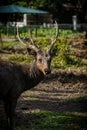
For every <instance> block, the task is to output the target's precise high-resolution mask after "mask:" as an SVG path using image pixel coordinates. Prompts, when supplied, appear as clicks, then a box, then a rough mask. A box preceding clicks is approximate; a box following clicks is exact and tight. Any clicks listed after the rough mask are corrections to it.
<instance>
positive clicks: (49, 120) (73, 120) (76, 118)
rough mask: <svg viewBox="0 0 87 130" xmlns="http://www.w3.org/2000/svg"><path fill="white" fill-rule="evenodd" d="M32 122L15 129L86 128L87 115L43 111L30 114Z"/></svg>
mask: <svg viewBox="0 0 87 130" xmlns="http://www.w3.org/2000/svg"><path fill="white" fill-rule="evenodd" d="M29 117H31V124H28V125H21V126H18V127H16V128H15V130H86V129H87V122H86V121H87V116H86V115H81V114H70V113H59V112H50V111H41V112H37V113H31V114H29Z"/></svg>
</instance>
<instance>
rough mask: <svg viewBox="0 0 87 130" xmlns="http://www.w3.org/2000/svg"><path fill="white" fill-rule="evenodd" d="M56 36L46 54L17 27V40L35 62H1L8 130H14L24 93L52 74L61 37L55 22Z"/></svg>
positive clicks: (0, 90) (0, 92)
mask: <svg viewBox="0 0 87 130" xmlns="http://www.w3.org/2000/svg"><path fill="white" fill-rule="evenodd" d="M55 26H56V27H55V30H56V35H55V37H54V38H53V39H51V44H50V45H49V48H48V49H47V51H46V52H44V51H42V50H41V49H40V48H39V47H37V45H36V44H35V42H34V40H33V39H32V38H30V42H31V44H29V43H28V42H25V41H24V40H23V38H21V37H20V34H19V30H18V27H17V39H18V40H19V42H20V43H22V44H23V45H24V46H25V47H26V49H27V52H28V54H29V55H32V56H34V58H35V59H34V60H33V61H32V62H31V63H28V64H22V65H21V64H20V63H14V62H6V61H0V99H1V100H3V102H4V108H5V113H6V119H7V130H14V114H15V110H16V105H17V100H18V98H19V96H20V95H21V94H22V93H23V92H24V91H27V90H29V89H31V88H33V87H35V86H36V85H37V84H39V83H40V82H41V81H42V80H43V79H44V77H45V76H46V75H48V74H50V73H51V67H50V65H51V60H52V57H53V56H52V48H53V46H54V44H55V43H56V41H57V39H58V35H59V28H58V23H57V22H55Z"/></svg>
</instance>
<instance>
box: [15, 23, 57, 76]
mask: <svg viewBox="0 0 87 130" xmlns="http://www.w3.org/2000/svg"><path fill="white" fill-rule="evenodd" d="M55 25H56V27H55V28H56V36H55V38H53V39H51V44H50V46H49V48H48V50H47V51H46V52H43V51H42V50H41V49H40V48H38V47H37V46H36V44H35V42H34V41H33V39H32V38H30V42H31V43H32V45H30V44H28V43H27V42H24V41H23V40H22V39H21V38H20V36H19V32H18V27H17V38H18V40H19V41H20V42H21V43H22V44H24V45H25V46H26V48H27V50H28V53H29V54H31V55H33V56H34V57H35V63H36V66H37V68H38V69H39V70H40V71H41V72H43V74H44V75H46V74H49V73H50V72H51V69H50V63H51V59H52V48H53V45H54V44H55V42H56V40H57V38H58V34H59V31H58V24H57V22H55Z"/></svg>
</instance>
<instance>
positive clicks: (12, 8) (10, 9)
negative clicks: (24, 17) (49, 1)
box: [0, 5, 48, 14]
mask: <svg viewBox="0 0 87 130" xmlns="http://www.w3.org/2000/svg"><path fill="white" fill-rule="evenodd" d="M0 13H23V14H24V13H31V14H32V13H35V14H47V13H48V12H46V11H42V10H38V9H32V8H26V7H22V6H18V5H6V6H0Z"/></svg>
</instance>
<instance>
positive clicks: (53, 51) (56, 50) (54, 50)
mask: <svg viewBox="0 0 87 130" xmlns="http://www.w3.org/2000/svg"><path fill="white" fill-rule="evenodd" d="M57 52H58V48H54V49H53V50H52V51H51V52H50V55H51V56H52V57H54V56H56V55H57Z"/></svg>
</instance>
